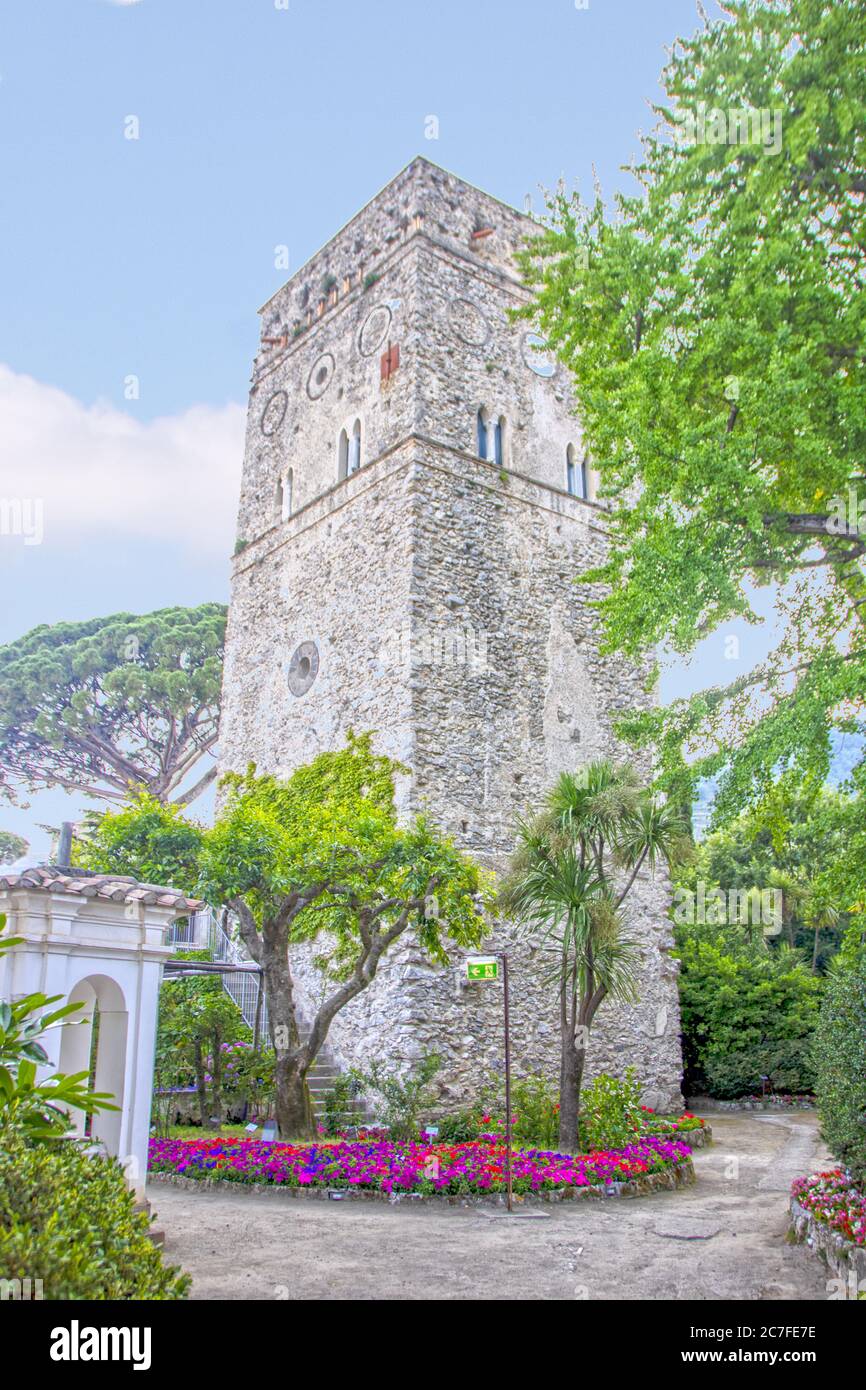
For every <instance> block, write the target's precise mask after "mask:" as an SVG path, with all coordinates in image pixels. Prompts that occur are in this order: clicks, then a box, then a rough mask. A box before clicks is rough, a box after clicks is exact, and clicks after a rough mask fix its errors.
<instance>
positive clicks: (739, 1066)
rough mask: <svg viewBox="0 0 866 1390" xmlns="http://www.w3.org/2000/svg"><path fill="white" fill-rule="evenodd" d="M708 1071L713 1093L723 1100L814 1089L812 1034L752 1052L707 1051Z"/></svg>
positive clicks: (765, 1046)
mask: <svg viewBox="0 0 866 1390" xmlns="http://www.w3.org/2000/svg"><path fill="white" fill-rule="evenodd" d="M704 1074H705V1076H706V1084H707V1088H708V1090H709V1092H710V1095H713V1096H717V1097H718V1099H719V1100H736V1099H737V1098H738V1097H739V1096H750V1095H761V1094H763V1082H764V1080H766V1083H767V1086H766V1090H767V1091H768V1092H773V1091H782V1092H785V1093H787V1094H791V1093H794V1094H797V1093H810V1092H811V1091H812V1087H813V1085H814V1070H813V1067H812V1038H811V1037H810V1036H807V1037H804V1038H799V1039H796V1040H794V1041H791V1042H787V1043H766V1044H764V1045H762V1046H759V1047H755V1048H753V1049H752V1050H750V1051H748V1052H743V1051H737V1052H730V1053H725V1052H717V1051H715V1050H713V1051H710V1052H708V1053H707V1054H706V1057H705V1059H704Z"/></svg>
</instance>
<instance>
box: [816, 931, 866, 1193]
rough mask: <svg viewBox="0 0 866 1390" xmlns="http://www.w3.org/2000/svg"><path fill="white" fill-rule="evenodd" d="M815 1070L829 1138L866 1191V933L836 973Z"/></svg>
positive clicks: (855, 939) (848, 943)
mask: <svg viewBox="0 0 866 1390" xmlns="http://www.w3.org/2000/svg"><path fill="white" fill-rule="evenodd" d="M814 1067H815V1093H816V1095H817V1098H818V1111H819V1114H820V1116H821V1129H822V1132H823V1135H824V1138H825V1139H826V1141H827V1144H828V1145H829V1147H830V1149H831V1150H832V1152H833V1153H834V1154H835V1156H836V1158H838V1159H839V1161H840V1162H841V1163H843V1164H844V1165H845V1167H846V1168H849V1169H850V1171H851V1176H852V1178H853V1180H854V1182H855V1183H856V1184H857V1185H858V1186H859V1187H860V1188H861V1189H866V939H864V935H863V930H862V928H860V927H857V928H852V930H851V931H850V932H849V934H848V936H847V937H846V940H845V943H844V946H843V949H842V951H841V952H840V953H839V956H838V957H837V958H836V960H835V961H834V962H833V965H832V967H831V969H830V973H829V977H828V980H827V988H826V993H825V996H824V1001H823V1004H822V1006H821V1015H820V1019H819V1022H818V1027H817V1030H816V1033H815V1040H814Z"/></svg>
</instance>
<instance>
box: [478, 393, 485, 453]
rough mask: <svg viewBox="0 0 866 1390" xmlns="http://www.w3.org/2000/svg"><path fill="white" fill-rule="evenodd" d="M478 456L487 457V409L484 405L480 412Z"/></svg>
mask: <svg viewBox="0 0 866 1390" xmlns="http://www.w3.org/2000/svg"><path fill="white" fill-rule="evenodd" d="M478 457H479V458H480V459H486V458H487V411H486V410H485V409H484V407H483V406H482V407H481V409H480V410H479V412H478Z"/></svg>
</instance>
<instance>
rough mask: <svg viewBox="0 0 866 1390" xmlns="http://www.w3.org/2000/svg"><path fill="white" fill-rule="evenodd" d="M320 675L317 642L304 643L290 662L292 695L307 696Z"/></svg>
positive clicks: (290, 688)
mask: <svg viewBox="0 0 866 1390" xmlns="http://www.w3.org/2000/svg"><path fill="white" fill-rule="evenodd" d="M318 674H319V649H318V647H317V646H316V644H315V642H302V643H301V645H300V646H299V647H297V648H296V650H295V651H294V653H293V655H292V659H291V661H290V662H289V677H288V679H289V690H290V691H291V693H292V695H294V696H296V697H297V696H299V695H306V693H307V691H308V690H309V688H310V686H311V685H312V684H313V681H314V680H315V679H316V676H317V675H318Z"/></svg>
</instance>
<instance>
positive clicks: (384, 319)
mask: <svg viewBox="0 0 866 1390" xmlns="http://www.w3.org/2000/svg"><path fill="white" fill-rule="evenodd" d="M390 327H391V310H390V309H389V308H388V305H387V304H377V305H376V307H375V309H371V310H370V312H369V314H368V315H367V317H366V318H365V319H364V322H363V323H362V324H361V331H360V333H359V334H358V351H359V352H360V354H361V356H362V357H372V356H373V353H374V352H376V351H378V349H379V348H380V347H381V346H382V344H383V343H384V341H385V338H386V336H387V333H388V329H389V328H390Z"/></svg>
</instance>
